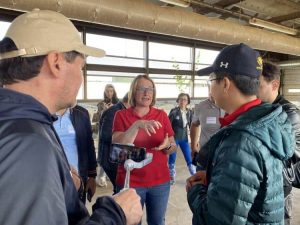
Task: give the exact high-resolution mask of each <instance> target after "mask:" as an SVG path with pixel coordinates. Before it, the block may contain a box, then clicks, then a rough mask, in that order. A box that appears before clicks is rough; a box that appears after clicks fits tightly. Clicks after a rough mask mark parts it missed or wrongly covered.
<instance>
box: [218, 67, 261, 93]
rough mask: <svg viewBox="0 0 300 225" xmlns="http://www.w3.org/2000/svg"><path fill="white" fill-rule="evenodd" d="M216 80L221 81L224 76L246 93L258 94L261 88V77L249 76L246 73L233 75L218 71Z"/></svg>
mask: <svg viewBox="0 0 300 225" xmlns="http://www.w3.org/2000/svg"><path fill="white" fill-rule="evenodd" d="M215 74H216V79H217V80H216V81H217V82H218V83H219V82H220V81H221V80H222V79H223V78H224V77H227V78H228V79H229V80H231V81H232V82H233V83H234V84H235V86H236V87H237V88H238V89H239V90H240V92H241V93H242V94H244V95H247V96H249V95H257V93H258V88H259V79H258V78H255V77H249V76H246V75H233V74H229V73H224V72H216V73H215Z"/></svg>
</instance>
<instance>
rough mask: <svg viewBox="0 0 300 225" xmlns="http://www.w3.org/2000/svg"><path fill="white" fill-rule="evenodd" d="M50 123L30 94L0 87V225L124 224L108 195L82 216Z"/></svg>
mask: <svg viewBox="0 0 300 225" xmlns="http://www.w3.org/2000/svg"><path fill="white" fill-rule="evenodd" d="M52 122H53V116H52V115H51V114H50V113H49V111H48V110H47V108H45V106H43V105H42V104H40V103H39V102H38V101H37V100H35V99H34V98H32V97H31V96H28V95H24V94H21V93H18V92H14V91H10V90H8V89H3V88H0V177H1V179H0V190H1V192H0V202H1V204H0V224H5V225H33V224H43V225H67V224H69V225H73V224H74V225H83V224H85V225H96V224H99V225H106V224H112V225H125V224H126V218H125V215H124V213H123V211H122V209H121V208H120V207H119V205H118V204H116V203H115V201H114V200H113V199H112V198H111V197H102V198H98V199H97V201H96V203H95V205H94V206H93V214H92V215H91V216H89V215H88V212H87V210H86V208H85V206H84V205H83V203H82V202H81V201H80V200H79V197H78V193H77V190H76V188H75V186H74V183H73V180H72V177H71V175H70V168H69V165H68V162H67V160H66V156H65V154H64V151H63V150H62V147H61V143H60V142H59V140H58V138H57V134H56V133H55V131H54V128H53V126H52Z"/></svg>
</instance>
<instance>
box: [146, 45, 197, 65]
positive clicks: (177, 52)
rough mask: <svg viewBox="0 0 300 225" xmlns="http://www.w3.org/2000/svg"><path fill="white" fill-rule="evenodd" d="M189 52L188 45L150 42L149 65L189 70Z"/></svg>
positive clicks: (190, 58) (190, 50)
mask: <svg viewBox="0 0 300 225" xmlns="http://www.w3.org/2000/svg"><path fill="white" fill-rule="evenodd" d="M191 52H192V48H190V47H184V46H178V45H170V44H162V43H156V42H150V43H149V67H150V68H161V69H172V70H174V69H175V70H191V69H192V63H191V62H192V57H191V56H192V54H191Z"/></svg>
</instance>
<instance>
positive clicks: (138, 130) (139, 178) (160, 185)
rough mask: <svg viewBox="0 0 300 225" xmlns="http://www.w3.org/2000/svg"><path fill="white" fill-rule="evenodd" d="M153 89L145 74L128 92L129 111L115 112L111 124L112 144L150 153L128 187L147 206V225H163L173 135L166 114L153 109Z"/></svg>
mask: <svg viewBox="0 0 300 225" xmlns="http://www.w3.org/2000/svg"><path fill="white" fill-rule="evenodd" d="M155 98H156V89H155V84H154V82H153V81H152V80H151V79H150V78H149V77H148V76H147V75H138V76H137V77H136V78H135V79H134V80H133V82H132V83H131V87H130V91H129V103H130V105H131V107H130V108H128V109H124V110H120V111H118V112H117V113H116V115H115V119H114V125H113V136H112V142H113V143H122V144H128V143H131V144H134V145H135V146H138V147H144V148H146V151H147V152H149V153H152V154H153V160H152V162H151V163H150V164H148V165H146V166H145V167H143V168H141V169H134V170H132V171H131V174H130V187H131V188H135V189H136V191H137V193H138V194H139V195H140V197H141V204H142V206H144V204H146V211H147V222H148V225H153V224H156V225H164V224H165V221H164V220H165V213H166V209H167V204H168V198H169V193H170V174H169V170H168V155H169V154H171V153H173V152H174V151H176V143H175V140H174V137H173V136H174V132H173V130H172V126H171V123H170V120H169V118H168V116H167V114H166V113H165V112H164V111H163V110H160V109H157V108H154V107H153V106H154V104H155V100H156V99H155ZM125 174H126V173H125V170H124V167H123V165H121V166H119V168H118V175H117V180H116V183H117V186H118V187H119V188H120V189H121V188H122V187H123V186H124V180H125Z"/></svg>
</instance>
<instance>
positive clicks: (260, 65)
mask: <svg viewBox="0 0 300 225" xmlns="http://www.w3.org/2000/svg"><path fill="white" fill-rule="evenodd" d="M257 64H258V66H257V67H256V69H258V70H262V69H263V59H262V58H261V57H260V56H259V57H257Z"/></svg>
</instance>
